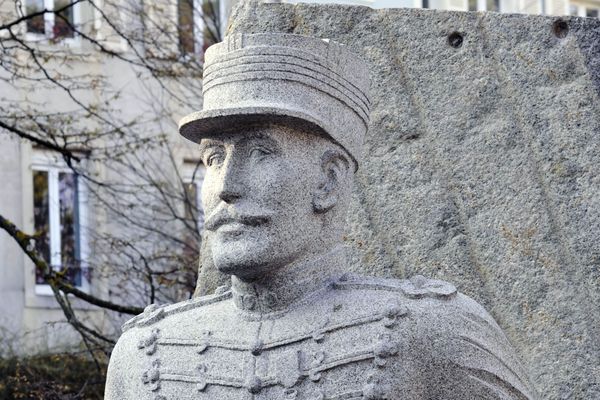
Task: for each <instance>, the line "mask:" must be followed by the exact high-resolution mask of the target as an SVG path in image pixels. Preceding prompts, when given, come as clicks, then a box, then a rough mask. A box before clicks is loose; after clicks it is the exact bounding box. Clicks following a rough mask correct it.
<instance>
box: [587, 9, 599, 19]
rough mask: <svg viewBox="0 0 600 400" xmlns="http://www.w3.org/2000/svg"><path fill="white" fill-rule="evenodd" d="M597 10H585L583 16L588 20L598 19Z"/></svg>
mask: <svg viewBox="0 0 600 400" xmlns="http://www.w3.org/2000/svg"><path fill="white" fill-rule="evenodd" d="M599 11H600V10H599V9H597V8H586V9H585V16H586V17H589V18H598V15H599V14H600V13H599Z"/></svg>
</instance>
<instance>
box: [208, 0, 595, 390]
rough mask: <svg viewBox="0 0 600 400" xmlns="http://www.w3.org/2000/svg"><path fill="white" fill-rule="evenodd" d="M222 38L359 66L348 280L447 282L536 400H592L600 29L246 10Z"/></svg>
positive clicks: (336, 11) (504, 19)
mask: <svg viewBox="0 0 600 400" xmlns="http://www.w3.org/2000/svg"><path fill="white" fill-rule="evenodd" d="M229 32H230V33H238V32H246V33H259V32H290V33H296V34H304V35H310V36H318V37H322V38H331V39H335V40H336V41H339V42H341V43H344V44H346V45H348V46H351V47H352V48H353V49H354V51H355V52H358V53H360V54H362V55H363V56H364V57H365V59H366V60H367V61H368V62H369V64H370V66H371V71H370V79H371V96H372V101H373V107H372V113H371V127H370V132H369V134H368V137H367V143H366V157H365V158H364V162H363V164H362V166H361V168H360V169H359V172H358V175H357V182H356V188H355V192H354V197H353V198H354V200H353V205H352V210H351V212H350V213H349V217H348V222H349V230H348V235H347V237H346V238H345V240H346V242H347V243H348V244H349V245H350V246H351V247H352V249H353V269H354V270H355V271H359V272H363V273H367V274H370V275H378V276H383V277H397V278H405V277H410V276H412V275H414V274H423V275H426V276H430V277H432V278H438V279H443V280H447V281H450V282H452V283H454V284H455V285H456V286H457V287H458V289H459V290H460V291H462V292H463V293H466V294H468V295H470V296H472V297H473V298H475V300H477V301H478V302H480V303H481V304H483V305H484V306H485V307H486V309H488V310H489V311H490V312H491V314H492V315H493V316H494V318H495V319H496V320H497V321H498V323H499V324H500V326H501V327H502V328H503V330H504V331H505V332H506V334H507V335H508V336H509V339H510V341H511V342H512V344H513V345H514V346H515V347H516V349H517V351H518V352H519V354H520V356H521V358H522V359H523V362H524V364H525V365H526V367H527V368H528V369H529V372H530V375H531V377H532V380H533V382H534V384H535V387H536V389H537V390H538V391H539V392H540V394H541V395H542V398H545V399H566V398H573V399H575V398H577V399H592V398H600V334H599V333H600V312H599V310H600V246H599V245H598V243H600V97H599V96H600V20H597V19H585V18H575V17H564V18H563V17H561V18H558V17H545V16H526V15H507V14H497V13H467V12H447V11H433V10H418V9H387V10H373V9H370V8H368V7H361V6H341V5H307V4H299V5H290V4H269V3H258V2H255V1H247V2H242V3H241V4H240V5H239V6H238V7H237V9H235V10H234V12H233V16H232V19H231V21H230V26H229ZM207 264H209V263H207ZM207 268H208V267H207ZM202 275H203V276H207V275H208V276H210V275H211V273H210V271H206V270H205V271H203V274H202ZM213 281H216V280H215V279H213ZM208 289H209V288H208V287H206V286H204V287H203V291H206V290H208Z"/></svg>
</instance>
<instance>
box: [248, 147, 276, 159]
mask: <svg viewBox="0 0 600 400" xmlns="http://www.w3.org/2000/svg"><path fill="white" fill-rule="evenodd" d="M269 154H271V151H270V150H269V149H267V148H264V147H254V148H252V150H250V156H252V157H257V158H264V157H265V156H268V155H269Z"/></svg>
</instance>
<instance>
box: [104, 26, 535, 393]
mask: <svg viewBox="0 0 600 400" xmlns="http://www.w3.org/2000/svg"><path fill="white" fill-rule="evenodd" d="M224 46H225V47H224ZM224 48H225V49H228V50H227V51H220V52H217V51H213V52H212V53H211V52H209V54H213V55H214V54H215V53H217V54H219V55H220V56H219V57H212V58H211V57H207V60H206V63H205V70H206V71H213V72H212V74H215V73H218V69H214V68H213V69H211V68H212V67H214V66H215V65H216V66H218V67H219V68H221V67H222V68H224V71H225V72H227V73H226V74H224V75H223V77H224V79H223V80H222V81H219V82H220V83H214V79H220V78H218V77H217V78H215V76H214V75H210V76H208V75H205V77H204V81H203V83H204V86H205V91H206V93H209V92H210V91H211V90H212V91H214V93H211V94H210V96H207V98H206V99H205V102H206V103H205V108H204V109H203V111H202V112H200V113H196V114H193V115H192V116H191V117H189V118H186V119H184V122H183V124H182V125H181V128H180V132H181V133H182V134H183V135H186V136H187V137H189V138H191V139H193V140H195V141H198V142H199V148H198V152H199V155H200V157H201V159H202V161H203V163H204V165H205V167H206V174H205V177H204V183H203V188H202V205H203V209H204V211H205V215H206V220H205V229H206V231H207V233H209V234H210V238H209V239H208V240H207V241H206V243H205V246H206V248H208V249H210V254H211V259H212V263H213V264H214V267H215V268H216V269H217V270H218V271H220V272H222V273H225V274H227V275H231V287H230V289H229V290H228V289H227V288H225V289H219V290H218V292H217V293H216V294H214V295H209V296H201V297H197V298H195V299H192V300H190V301H187V302H182V303H178V304H174V305H168V306H162V307H158V306H154V305H152V306H149V307H148V308H147V309H146V310H145V312H144V313H143V314H142V315H140V316H137V317H136V318H134V319H132V320H130V321H129V322H128V323H127V324H126V325H125V326H124V334H123V335H122V337H121V338H120V339H119V341H118V343H117V345H116V346H115V349H114V351H113V354H112V356H111V361H110V365H109V368H108V374H107V383H106V392H105V393H106V399H108V400H113V399H115V400H116V399H119V400H126V399H153V400H167V399H231V400H233V399H256V400H259V399H265V400H266V399H296V400H335V399H373V400H374V399H380V400H384V399H387V400H400V399H412V400H421V399H423V400H424V399H446V400H459V399H460V400H463V399H475V398H477V399H482V400H486V399H489V400H500V399H515V400H517V399H536V398H537V395H536V393H535V391H534V389H533V388H532V386H531V383H530V382H529V378H528V376H527V372H526V371H525V370H524V368H523V367H522V365H521V362H520V360H519V357H518V356H517V355H516V354H515V352H514V349H513V347H512V345H511V344H510V342H509V341H508V339H507V338H506V336H505V335H504V334H503V332H502V330H501V329H500V328H499V326H498V325H497V324H496V322H495V321H494V319H493V318H492V317H491V316H490V315H489V314H488V313H487V312H486V311H485V310H484V309H483V308H482V307H481V306H480V305H479V304H478V303H476V302H475V301H474V300H472V299H471V298H469V297H467V296H465V295H463V294H460V293H458V292H457V290H456V288H455V286H454V285H452V284H449V283H446V282H444V281H441V280H435V279H427V278H425V277H423V276H421V275H416V276H414V277H412V278H411V279H407V280H398V279H385V278H366V277H363V276H356V275H352V274H348V273H347V271H348V270H349V269H350V268H349V265H348V264H349V263H348V257H347V256H346V251H345V248H344V246H343V245H342V241H343V232H344V229H345V227H346V214H347V211H348V206H349V203H350V198H351V189H352V187H353V181H354V175H355V172H356V168H357V167H358V166H359V165H361V163H360V161H359V162H358V163H357V162H356V161H358V160H359V157H357V155H358V153H359V152H360V150H361V142H362V137H363V135H364V133H365V130H366V126H365V125H364V124H362V125H361V124H360V116H361V115H362V114H363V113H366V114H367V115H368V111H369V107H368V104H366V103H365V104H363V105H365V106H366V109H362V108H361V107H356V103H355V102H354V101H350V100H351V95H353V94H352V93H354V94H356V93H355V92H356V90H355V89H359V88H364V87H366V81H367V79H368V77H367V76H366V75H365V74H363V75H359V74H356V71H360V70H361V69H362V70H363V71H364V70H366V67H365V65H364V64H363V63H362V62H361V61H360V60H359V59H358V57H357V56H354V55H353V54H352V53H351V52H350V51H349V49H350V47H344V46H341V45H338V44H336V43H335V42H332V41H329V42H323V41H321V40H320V39H315V38H313V37H306V36H298V35H289V34H286V35H281V34H267V35H265V34H259V35H252V34H239V35H232V36H230V38H229V39H227V40H226V41H225V42H224V43H223V44H221V45H218V46H217V49H219V50H223V49H224ZM282 55H285V57H283V60H282V58H281V56H282ZM218 61H221V62H222V64H221V63H219V62H218ZM307 61H308V62H307ZM232 64H233V65H232ZM307 65H308V67H307ZM357 66H362V68H356V67H357ZM282 71H283V72H285V73H283V74H280V73H281V72H282ZM310 71H313V72H315V73H316V72H319V74H321V75H319V79H316V78H311V79H307V73H308V72H310ZM265 72H269V73H268V74H265ZM347 72H349V73H348V74H347ZM207 83H211V84H214V85H215V86H214V88H213V89H206V87H207ZM209 86H210V85H209ZM342 86H343V87H344V88H345V89H344V88H342ZM315 88H318V90H316V91H315V90H314V89H315ZM333 89H335V90H333ZM342 89H344V90H346V89H347V91H346V92H345V94H344V95H341V94H342V93H341V92H343V90H342ZM353 90H354V92H353ZM282 92H289V94H290V95H293V96H294V97H293V98H289V99H288V98H285V96H281V93H282ZM359 92H360V90H359ZM269 93H273V98H271V97H270V96H269V95H268V94H269ZM219 94H221V95H219ZM323 94H325V95H323ZM360 94H361V93H358V95H357V96H356V97H357V98H359V97H360V96H359V95H360ZM362 94H366V93H365V92H364V91H362ZM296 96H297V97H298V98H296ZM315 96H317V97H318V101H314V100H315V99H314V97H315ZM224 99H226V101H225V100H224ZM304 100H306V102H304ZM265 107H266V108H265ZM315 108H318V110H315ZM215 110H217V111H215ZM265 110H267V111H265ZM250 115H251V116H252V117H251V118H249V116H250ZM327 115H331V119H323V118H324V117H325V116H327ZM282 116H283V117H285V118H284V119H282V118H281V117H282ZM314 116H317V118H313V117H314ZM290 117H291V119H290ZM215 118H217V119H218V120H219V121H220V122H219V123H218V124H216V125H215V124H214V121H215ZM299 118H300V119H305V118H306V119H307V121H308V122H309V123H311V124H313V125H310V124H302V123H301V124H298V123H297V119H299ZM336 119H339V121H340V124H333V125H332V124H331V122H332V121H335V120H336ZM348 120H350V121H353V123H352V124H350V125H348V126H346V125H344V124H345V123H346V122H348ZM357 124H358V125H357ZM355 125H356V126H355ZM315 126H317V127H318V128H317V129H315ZM367 269H368V268H367Z"/></svg>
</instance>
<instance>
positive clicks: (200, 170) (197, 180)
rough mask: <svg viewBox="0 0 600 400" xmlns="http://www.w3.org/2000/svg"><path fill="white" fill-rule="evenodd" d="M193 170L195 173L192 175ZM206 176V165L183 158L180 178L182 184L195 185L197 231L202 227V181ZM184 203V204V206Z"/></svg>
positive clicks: (200, 231)
mask: <svg viewBox="0 0 600 400" xmlns="http://www.w3.org/2000/svg"><path fill="white" fill-rule="evenodd" d="M194 171H195V172H196V174H195V175H194ZM205 176H206V167H205V166H204V164H203V163H202V162H201V161H193V160H185V161H184V162H183V166H182V169H181V180H182V182H183V184H184V185H194V186H195V187H196V199H195V200H196V209H197V210H198V215H197V216H196V218H197V220H196V224H197V226H198V230H199V232H198V233H202V230H203V229H204V209H203V208H202V183H203V182H204V177H205ZM185 206H186V205H185V204H184V207H185Z"/></svg>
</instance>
